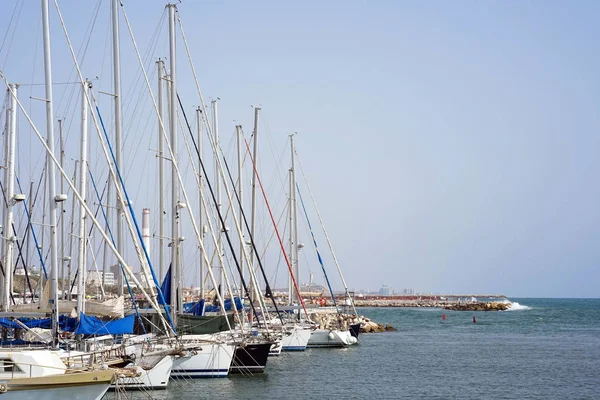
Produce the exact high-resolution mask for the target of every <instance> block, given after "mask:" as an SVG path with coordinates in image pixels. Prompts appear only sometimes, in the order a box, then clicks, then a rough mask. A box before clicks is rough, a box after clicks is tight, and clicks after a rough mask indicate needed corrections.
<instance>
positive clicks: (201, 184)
mask: <svg viewBox="0 0 600 400" xmlns="http://www.w3.org/2000/svg"><path fill="white" fill-rule="evenodd" d="M196 119H197V122H198V153H200V155H199V158H201V157H202V108H201V107H198V108H197V109H196ZM198 175H199V177H198V178H199V179H198V182H199V185H198V199H199V200H198V204H199V210H198V225H199V226H200V235H202V240H204V215H203V214H204V210H203V207H202V204H203V203H204V182H203V181H204V175H203V172H202V165H201V164H200V159H198ZM198 249H199V251H200V299H203V298H204V267H205V265H204V256H203V254H202V248H201V247H199V248H198Z"/></svg>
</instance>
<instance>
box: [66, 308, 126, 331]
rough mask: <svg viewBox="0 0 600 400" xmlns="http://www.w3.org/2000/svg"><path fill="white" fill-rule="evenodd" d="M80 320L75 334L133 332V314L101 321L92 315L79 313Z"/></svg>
mask: <svg viewBox="0 0 600 400" xmlns="http://www.w3.org/2000/svg"><path fill="white" fill-rule="evenodd" d="M79 316H80V320H79V325H78V326H77V329H76V330H75V334H76V335H123V334H126V333H133V323H134V322H135V315H130V316H128V317H125V318H121V319H117V320H114V321H102V320H100V319H99V318H97V317H94V316H87V315H85V314H84V313H80V314H79Z"/></svg>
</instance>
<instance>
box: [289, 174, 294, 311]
mask: <svg viewBox="0 0 600 400" xmlns="http://www.w3.org/2000/svg"><path fill="white" fill-rule="evenodd" d="M288 182H289V185H290V186H289V191H290V197H289V203H288V204H289V208H288V217H289V219H290V243H289V244H290V256H289V257H290V266H291V267H292V271H293V268H294V229H293V226H294V208H293V207H292V190H293V189H294V188H293V186H292V170H291V169H290V170H289V171H288ZM293 288H294V283H293V279H292V275H291V274H290V276H289V278H288V305H290V306H291V305H292V304H293V303H294V301H293V298H294V289H293Z"/></svg>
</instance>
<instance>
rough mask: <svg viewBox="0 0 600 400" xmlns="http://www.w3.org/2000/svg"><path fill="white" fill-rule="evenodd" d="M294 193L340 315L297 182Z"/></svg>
mask: <svg viewBox="0 0 600 400" xmlns="http://www.w3.org/2000/svg"><path fill="white" fill-rule="evenodd" d="M296 191H297V192H298V196H299V197H300V204H302V210H304V216H305V217H306V223H308V229H309V230H310V234H311V236H312V240H313V245H314V246H315V252H316V253H317V258H318V259H319V264H321V269H322V270H323V274H324V275H325V281H326V282H327V287H328V288H329V293H331V299H332V300H333V305H334V306H335V310H336V311H337V314H338V315H340V309H339V308H338V305H337V301H335V295H334V294H333V289H332V288H331V282H329V277H328V276H327V271H325V265H324V264H323V259H322V258H321V253H320V252H319V246H317V239H315V233H314V232H313V228H312V225H311V224H310V220H309V219H308V213H307V212H306V206H305V205H304V200H303V199H302V193H300V187H299V186H298V182H296Z"/></svg>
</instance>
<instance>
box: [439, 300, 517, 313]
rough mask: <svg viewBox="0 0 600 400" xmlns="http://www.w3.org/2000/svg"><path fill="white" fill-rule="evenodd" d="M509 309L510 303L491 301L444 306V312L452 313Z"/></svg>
mask: <svg viewBox="0 0 600 400" xmlns="http://www.w3.org/2000/svg"><path fill="white" fill-rule="evenodd" d="M509 307H510V303H505V302H499V301H491V302H482V301H478V302H473V303H456V304H448V305H445V306H444V310H453V311H505V310H508V308H509Z"/></svg>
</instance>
